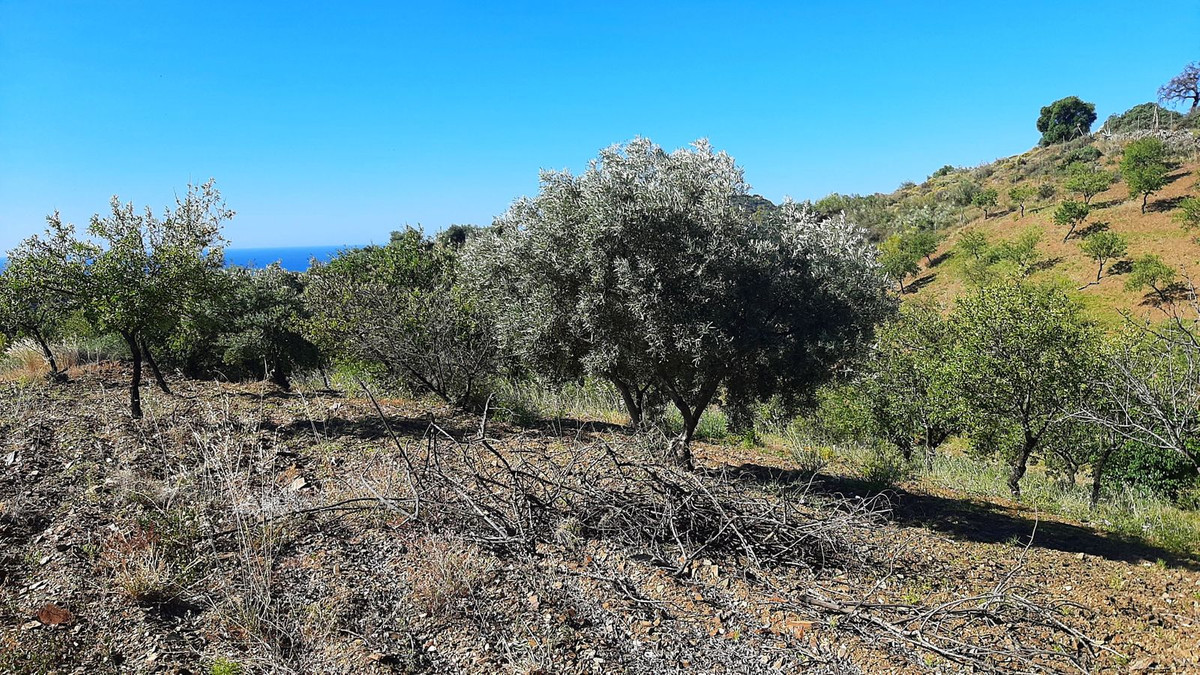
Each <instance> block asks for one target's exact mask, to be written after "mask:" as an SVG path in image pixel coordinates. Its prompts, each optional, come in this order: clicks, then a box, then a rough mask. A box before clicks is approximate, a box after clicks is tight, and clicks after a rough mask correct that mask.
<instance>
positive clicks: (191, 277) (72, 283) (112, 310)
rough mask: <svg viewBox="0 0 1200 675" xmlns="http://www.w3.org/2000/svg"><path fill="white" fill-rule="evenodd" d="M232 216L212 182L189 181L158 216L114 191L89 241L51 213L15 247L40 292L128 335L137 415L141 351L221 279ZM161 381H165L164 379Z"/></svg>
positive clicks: (159, 340) (161, 338)
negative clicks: (225, 231)
mask: <svg viewBox="0 0 1200 675" xmlns="http://www.w3.org/2000/svg"><path fill="white" fill-rule="evenodd" d="M233 215H234V214H233V211H230V210H229V209H227V208H226V207H225V204H224V202H223V201H222V200H221V195H220V192H218V191H217V189H216V187H215V186H214V184H213V181H211V180H210V181H208V182H207V183H205V184H204V185H199V186H196V185H189V186H188V190H187V193H186V194H185V195H184V196H183V197H182V198H178V197H177V198H176V200H175V207H174V209H172V210H168V211H167V212H166V213H165V214H164V215H163V217H161V218H160V217H158V216H156V215H155V214H154V212H153V211H151V210H150V209H149V208H147V209H145V210H144V211H138V210H137V209H135V208H134V206H133V204H132V203H128V204H122V203H121V201H120V200H119V199H118V198H117V197H113V199H112V203H111V213H110V214H109V215H107V216H104V217H101V216H100V215H95V216H93V217H92V220H91V223H90V225H89V227H88V234H89V235H90V238H89V239H88V240H81V239H79V238H77V237H76V236H75V228H74V226H73V225H70V224H64V223H62V222H61V220H60V219H59V217H58V214H54V215H52V216H50V217H49V218H48V222H49V227H48V228H47V231H46V234H45V235H44V236H42V237H32V238H30V239H28V240H26V242H24V243H23V244H22V245H21V246H20V247H18V249H17V250H16V251H15V252H14V253H13V256H14V258H15V259H17V260H27V261H30V264H31V265H32V266H33V267H34V268H36V269H37V270H38V273H37V275H36V286H37V288H38V291H39V292H40V293H51V294H61V295H64V296H67V297H68V298H69V300H70V302H71V303H73V304H74V305H75V306H77V307H79V308H80V309H81V310H82V311H83V315H84V316H85V317H86V318H87V320H88V322H89V323H91V324H92V325H93V326H94V327H95V328H96V330H97V331H99V332H106V333H115V334H117V335H120V336H121V337H122V339H124V340H125V342H126V345H127V346H128V347H129V350H130V353H131V354H132V356H133V375H132V378H131V382H130V392H129V396H130V411H131V413H132V415H133V417H135V418H137V417H141V414H142V411H141V395H140V393H139V388H138V387H139V384H140V380H141V360H142V357H143V355H148V354H149V346H150V344H151V343H155V344H160V345H161V344H163V343H164V342H166V341H167V340H168V339H169V338H170V336H171V335H172V334H173V333H175V332H176V331H177V330H178V328H179V326H180V324H181V323H182V322H183V320H184V318H185V316H186V315H187V314H188V312H189V309H190V308H192V307H193V306H195V305H196V304H198V303H201V302H203V301H204V299H205V298H207V297H208V296H209V295H211V294H212V293H213V290H214V288H215V287H216V286H217V285H219V280H220V277H221V270H222V267H223V265H224V251H223V248H222V245H223V243H224V241H223V240H222V239H221V225H222V223H223V222H224V221H225V220H228V219H229V218H231V217H233ZM154 363H155V362H154V361H151V365H154ZM156 375H157V368H156ZM160 386H162V387H164V388H165V387H166V385H165V382H163V381H162V380H161V379H160Z"/></svg>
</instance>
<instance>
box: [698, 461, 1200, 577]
mask: <svg viewBox="0 0 1200 675" xmlns="http://www.w3.org/2000/svg"><path fill="white" fill-rule="evenodd" d="M721 472H722V473H724V475H726V476H728V477H730V478H733V479H735V480H738V479H740V480H750V481H754V482H757V483H773V484H777V485H789V484H798V485H808V484H809V483H810V481H811V486H812V490H813V491H815V492H817V493H820V494H825V495H840V496H855V497H868V496H871V495H873V494H876V491H874V490H873V489H872V486H871V484H869V483H867V482H866V481H863V480H861V479H857V478H849V477H843V476H829V475H826V474H817V475H816V476H813V474H811V473H808V472H804V471H796V470H789V469H777V468H772V467H765V466H760V465H757V464H742V465H741V466H737V467H733V466H726V467H724V468H723V469H721ZM886 494H887V496H888V497H889V498H890V500H891V503H892V514H891V517H892V521H893V522H895V523H896V524H897V525H900V526H902V527H923V528H926V529H929V530H935V531H937V532H942V533H945V534H946V535H948V536H950V537H952V538H954V539H958V540H965V541H974V542H980V543H989V544H995V543H1005V542H1009V541H1013V540H1014V539H1022V538H1024V539H1025V540H1027V538H1028V537H1029V535H1030V533H1032V532H1034V527H1035V525H1036V527H1037V531H1036V533H1035V534H1034V539H1033V546H1035V547H1038V548H1044V549H1051V550H1056V551H1062V552H1065V553H1083V554H1086V555H1093V556H1096V557H1100V558H1105V559H1106V560H1114V561H1119V562H1125V563H1141V562H1155V561H1158V560H1162V561H1164V562H1165V563H1166V564H1168V565H1170V566H1172V567H1179V568H1184V569H1188V570H1192V571H1196V570H1200V564H1197V561H1195V560H1191V559H1189V558H1186V557H1182V556H1179V555H1178V554H1175V553H1172V552H1171V551H1168V550H1166V549H1163V548H1159V547H1157V546H1153V545H1150V544H1147V543H1145V542H1143V541H1139V540H1136V539H1130V538H1127V537H1121V536H1119V535H1115V534H1105V533H1102V532H1098V531H1096V530H1093V529H1090V528H1088V527H1085V526H1082V525H1074V524H1071V523H1063V522H1059V521H1054V520H1039V519H1037V516H1036V514H1035V513H1034V512H1033V511H1032V510H1030V509H1029V508H1028V507H1022V506H1018V507H1014V508H1008V507H1005V506H1002V505H1000V504H994V503H992V502H988V501H984V500H979V499H971V498H966V497H964V498H948V497H940V496H937V495H928V494H922V493H917V492H909V491H907V490H904V489H902V488H890V489H888V490H887V491H886Z"/></svg>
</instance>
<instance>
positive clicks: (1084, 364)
mask: <svg viewBox="0 0 1200 675" xmlns="http://www.w3.org/2000/svg"><path fill="white" fill-rule="evenodd" d="M951 324H952V330H953V332H954V338H953V341H952V342H953V349H952V351H951V352H950V354H951V356H950V358H951V361H952V368H953V369H954V386H955V388H956V389H957V391H958V392H960V394H961V395H962V397H963V402H964V405H965V410H966V411H967V412H966V414H967V423H968V427H969V428H971V429H972V430H973V432H974V433H973V435H974V436H975V437H979V438H990V439H993V441H994V443H995V445H996V446H997V447H996V449H997V450H999V451H1000V452H1001V454H1002V455H1003V456H1004V457H1005V458H1006V459H1007V460H1008V462H1009V467H1010V469H1009V475H1008V487H1009V489H1010V490H1011V491H1012V494H1013V496H1014V497H1020V495H1021V486H1020V481H1021V478H1022V477H1023V476H1024V475H1025V469H1026V467H1027V466H1028V464H1029V460H1030V458H1031V457H1033V456H1034V455H1035V454H1038V453H1040V452H1042V451H1043V450H1044V449H1045V444H1046V443H1047V442H1048V441H1050V440H1051V439H1052V438H1053V437H1054V435H1055V434H1057V433H1058V432H1060V431H1061V430H1062V428H1063V427H1064V425H1066V424H1067V423H1068V422H1069V421H1070V414H1071V413H1073V412H1074V411H1075V410H1077V409H1079V407H1080V406H1081V398H1080V397H1081V396H1082V395H1083V393H1084V388H1085V385H1086V382H1087V376H1088V373H1089V372H1091V371H1092V361H1093V360H1094V354H1095V352H1094V349H1093V347H1092V345H1093V344H1094V332H1093V329H1092V328H1091V326H1090V325H1089V324H1088V323H1087V322H1086V321H1085V320H1084V319H1083V317H1082V313H1081V311H1080V309H1079V307H1078V305H1076V304H1075V303H1074V302H1072V301H1071V300H1070V299H1069V298H1067V297H1066V296H1065V295H1063V294H1062V293H1061V292H1059V291H1055V290H1052V289H1043V288H1038V287H1035V286H1032V285H1029V284H1027V283H1011V284H1002V285H996V286H992V287H987V288H983V289H980V290H979V291H977V292H975V293H972V294H970V295H967V296H964V297H963V298H962V299H961V300H960V301H959V303H958V305H957V306H956V307H955V309H954V311H953V313H952V314H951Z"/></svg>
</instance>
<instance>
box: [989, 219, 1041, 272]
mask: <svg viewBox="0 0 1200 675" xmlns="http://www.w3.org/2000/svg"><path fill="white" fill-rule="evenodd" d="M1041 243H1042V231H1041V229H1039V228H1037V227H1033V226H1031V227H1029V228H1026V229H1025V230H1024V231H1023V232H1021V234H1019V235H1017V236H1016V237H1014V238H1012V239H1007V240H1004V241H1001V242H999V243H997V244H996V245H995V246H994V247H992V248H991V249H990V250H989V251H988V252H987V258H986V260H987V263H988V264H991V265H995V264H998V263H1000V264H1007V265H1010V266H1011V267H1012V268H1013V271H1015V272H1016V273H1017V275H1018V276H1022V277H1024V276H1028V275H1029V274H1030V272H1032V271H1033V268H1034V266H1035V265H1037V263H1038V262H1040V261H1041V259H1042V256H1041V254H1040V253H1039V252H1038V245H1039V244H1041Z"/></svg>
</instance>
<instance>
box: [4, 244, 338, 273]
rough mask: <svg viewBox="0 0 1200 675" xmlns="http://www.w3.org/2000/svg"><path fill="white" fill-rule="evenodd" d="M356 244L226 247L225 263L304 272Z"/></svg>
mask: <svg viewBox="0 0 1200 675" xmlns="http://www.w3.org/2000/svg"><path fill="white" fill-rule="evenodd" d="M347 248H357V247H356V246H273V247H268V248H227V249H225V264H226V265H229V266H233V265H238V266H241V267H266V266H267V265H270V264H271V263H276V262H277V263H279V266H280V267H282V268H283V269H285V270H290V271H292V272H303V271H305V270H307V269H308V264H309V261H311V260H312V259H314V258H315V259H317V260H319V261H321V262H329V261H330V259H332V258H333V257H334V256H336V255H337V253H338V251H342V250H345V249H347ZM6 261H7V259H6V258H5V257H4V256H2V255H0V269H4V263H5V262H6Z"/></svg>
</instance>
